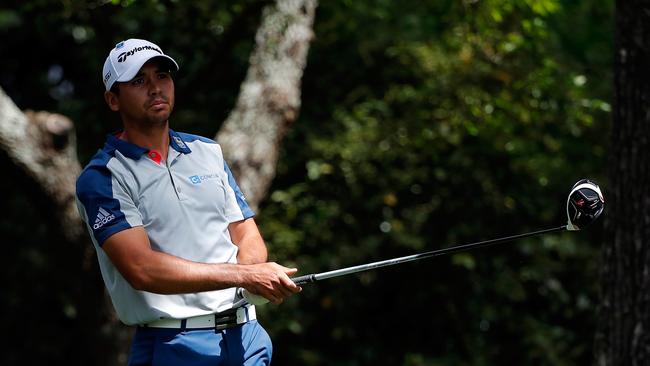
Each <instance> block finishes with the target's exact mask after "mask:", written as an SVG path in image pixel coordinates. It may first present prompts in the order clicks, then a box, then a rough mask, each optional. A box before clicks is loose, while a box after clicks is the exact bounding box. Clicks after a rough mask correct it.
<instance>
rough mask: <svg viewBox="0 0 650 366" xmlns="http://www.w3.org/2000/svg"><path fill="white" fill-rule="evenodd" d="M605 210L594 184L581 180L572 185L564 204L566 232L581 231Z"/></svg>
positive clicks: (597, 188) (603, 200) (598, 188)
mask: <svg viewBox="0 0 650 366" xmlns="http://www.w3.org/2000/svg"><path fill="white" fill-rule="evenodd" d="M604 209H605V199H604V198H603V193H602V192H601V191H600V187H598V184H596V182H594V181H592V180H589V179H582V180H580V181H578V182H577V183H576V184H574V185H573V187H572V188H571V193H569V198H568V199H567V203H566V213H567V217H568V220H569V221H568V224H567V230H582V229H584V228H585V227H587V225H589V224H591V223H592V222H594V221H595V220H596V219H597V218H598V217H599V216H600V215H601V214H602V213H603V210H604Z"/></svg>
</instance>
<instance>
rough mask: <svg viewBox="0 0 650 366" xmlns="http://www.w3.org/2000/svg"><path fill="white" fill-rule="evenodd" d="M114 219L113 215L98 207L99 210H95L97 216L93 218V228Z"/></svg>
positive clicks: (97, 227)
mask: <svg viewBox="0 0 650 366" xmlns="http://www.w3.org/2000/svg"><path fill="white" fill-rule="evenodd" d="M114 219H115V215H113V214H112V213H110V212H108V211H106V210H105V209H103V208H102V207H100V208H99V212H97V218H96V219H95V225H93V229H95V230H97V229H99V228H100V227H102V226H104V225H105V224H107V223H109V222H111V221H113V220H114Z"/></svg>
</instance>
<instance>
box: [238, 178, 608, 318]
mask: <svg viewBox="0 0 650 366" xmlns="http://www.w3.org/2000/svg"><path fill="white" fill-rule="evenodd" d="M604 209H605V199H604V198H603V194H602V192H601V191H600V187H598V185H597V184H596V183H595V182H594V181H592V180H589V179H582V180H580V181H578V182H576V183H575V184H574V185H573V187H572V188H571V192H570V193H569V196H568V198H567V203H566V213H567V224H566V225H562V226H559V227H554V228H549V229H543V230H538V231H533V232H529V233H524V234H518V235H512V236H506V237H503V238H497V239H490V240H483V241H478V242H475V243H470V244H463V245H457V246H451V247H448V248H443V249H437V250H432V251H428V252H424V253H420V254H413V255H408V256H405V257H399V258H393V259H387V260H382V261H378V262H372V263H367V264H361V265H357V266H352V267H346V268H341V269H336V270H333V271H327V272H321V273H313V274H307V275H304V276H299V277H293V278H291V280H292V281H293V282H294V283H295V284H297V285H303V284H306V283H311V282H316V281H320V280H325V279H328V278H333V277H340V276H345V275H349V274H352V273H358V272H364V271H369V270H372V269H376V268H381V267H386V266H392V265H396V264H401V263H407V262H412V261H416V260H420V259H425V258H431V257H436V256H441V255H445V254H450V253H456V252H460V251H465V250H469V249H475V248H481V247H486V246H489V245H494V244H499V243H506V242H511V241H514V240H517V239H522V238H527V237H531V236H536V235H541V234H549V233H555V232H559V231H565V230H567V231H578V230H582V229H584V228H585V227H587V226H588V225H589V224H591V223H592V222H594V221H595V220H596V219H597V218H598V217H599V216H600V215H601V214H602V213H603V210H604ZM242 296H243V297H244V298H245V299H247V300H248V301H249V302H250V303H252V304H255V305H257V304H262V303H266V302H268V301H267V300H266V299H265V298H263V297H261V296H258V295H254V294H251V293H248V292H247V291H245V290H244V291H242Z"/></svg>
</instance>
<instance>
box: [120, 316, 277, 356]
mask: <svg viewBox="0 0 650 366" xmlns="http://www.w3.org/2000/svg"><path fill="white" fill-rule="evenodd" d="M272 354H273V345H272V344H271V338H270V337H269V335H268V333H266V330H264V328H263V327H262V326H261V325H260V324H259V323H258V322H257V320H252V321H250V322H248V323H245V324H242V325H239V326H236V327H233V328H228V329H223V330H215V329H207V330H206V329H187V330H181V329H165V328H143V327H138V328H137V330H136V332H135V335H134V337H133V343H132V345H131V353H130V355H129V363H128V365H129V366H136V365H151V366H168V365H169V366H171V365H174V366H203V365H211V366H242V365H244V366H263V365H266V366H268V365H270V364H271V356H272Z"/></svg>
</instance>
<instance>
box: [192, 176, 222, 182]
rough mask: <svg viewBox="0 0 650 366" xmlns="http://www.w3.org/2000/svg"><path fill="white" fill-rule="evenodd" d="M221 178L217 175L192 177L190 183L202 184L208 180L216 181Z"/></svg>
mask: <svg viewBox="0 0 650 366" xmlns="http://www.w3.org/2000/svg"><path fill="white" fill-rule="evenodd" d="M216 178H219V176H218V175H217V174H204V175H192V176H190V177H189V179H190V182H192V184H201V183H203V181H206V180H208V179H216Z"/></svg>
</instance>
